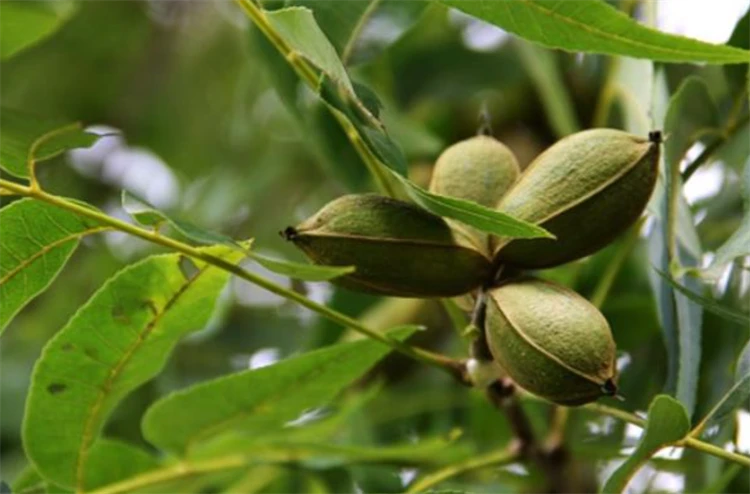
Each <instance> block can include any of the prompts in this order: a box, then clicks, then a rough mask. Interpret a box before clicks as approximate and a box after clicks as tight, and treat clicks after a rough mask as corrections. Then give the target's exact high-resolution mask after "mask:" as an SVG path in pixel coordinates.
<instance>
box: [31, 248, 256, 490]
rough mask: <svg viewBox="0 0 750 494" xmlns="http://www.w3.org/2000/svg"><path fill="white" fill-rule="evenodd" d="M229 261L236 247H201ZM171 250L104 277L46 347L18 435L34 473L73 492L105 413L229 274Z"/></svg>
mask: <svg viewBox="0 0 750 494" xmlns="http://www.w3.org/2000/svg"><path fill="white" fill-rule="evenodd" d="M207 251H209V252H211V253H212V254H214V255H217V256H221V257H223V258H225V259H226V260H227V261H229V262H237V261H238V260H239V259H240V258H241V257H242V254H241V253H239V252H236V251H234V250H231V249H229V248H228V247H224V246H221V247H212V248H209V249H207ZM185 262H191V261H188V260H186V259H185V258H184V257H183V256H180V255H177V254H169V255H161V256H152V257H149V258H147V259H144V260H143V261H140V262H138V263H136V264H134V265H132V266H129V267H127V268H125V269H123V270H122V271H120V272H119V273H117V274H116V275H115V276H114V277H113V278H111V279H110V280H109V281H107V282H106V283H105V284H104V285H103V286H102V287H101V288H100V289H99V290H98V291H97V292H96V293H95V294H94V295H93V296H92V298H91V299H90V300H89V301H88V302H87V303H86V304H85V305H84V306H83V307H81V308H80V309H79V310H78V312H77V313H76V314H75V315H74V316H73V317H72V318H71V320H70V321H69V322H68V324H67V325H66V326H65V327H64V328H63V329H62V330H61V331H60V332H59V333H58V334H57V335H56V336H55V337H54V338H53V339H52V340H50V342H49V343H48V344H47V345H46V346H45V348H44V351H43V352H42V356H41V358H40V359H39V360H38V361H37V364H36V366H35V368H34V372H33V375H32V384H31V388H30V393H29V396H28V398H27V402H26V415H25V417H24V424H23V441H24V446H25V450H26V453H27V454H28V456H29V458H30V459H31V461H33V462H34V464H35V465H36V467H37V468H38V469H39V471H40V473H41V474H42V475H43V476H44V477H45V478H46V479H48V480H50V481H53V482H55V483H58V484H60V485H62V486H64V487H75V488H76V489H78V490H81V489H82V488H83V486H84V484H85V482H86V471H87V470H86V467H87V463H88V460H89V458H90V455H91V448H92V446H93V445H94V444H95V443H96V440H97V438H98V436H99V434H100V432H101V430H102V427H103V426H104V424H105V422H106V420H107V417H108V416H109V414H110V413H111V412H112V410H113V409H114V408H115V407H116V406H117V404H118V403H119V402H120V401H121V400H122V399H123V398H124V397H125V396H126V395H127V394H129V393H130V392H131V391H132V390H133V389H135V388H137V387H138V386H140V385H141V384H143V383H144V382H146V381H148V380H149V379H151V378H152V377H154V376H155V375H156V374H158V373H159V371H160V370H161V368H162V367H163V366H164V364H165V362H166V360H167V358H168V356H169V354H170V352H171V350H172V348H173V347H174V346H175V344H176V343H177V342H178V340H179V339H180V338H181V337H183V336H184V335H186V334H188V333H190V332H193V331H196V330H199V329H202V328H203V326H204V325H205V324H206V322H207V321H208V319H209V317H210V316H211V313H212V310H213V306H214V302H215V300H216V298H217V297H218V295H219V293H220V291H221V290H222V288H223V287H224V285H225V284H226V281H227V279H228V277H229V274H228V273H227V272H225V271H222V270H220V269H218V268H214V267H212V266H210V265H207V264H204V263H201V262H197V261H196V262H195V265H194V269H186V266H185V265H184V263H185Z"/></svg>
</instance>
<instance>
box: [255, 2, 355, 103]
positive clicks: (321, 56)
mask: <svg viewBox="0 0 750 494" xmlns="http://www.w3.org/2000/svg"><path fill="white" fill-rule="evenodd" d="M266 17H267V18H268V21H269V22H270V23H271V24H272V25H273V27H274V28H275V29H276V30H277V31H278V32H279V34H281V36H282V37H283V38H284V40H285V41H286V42H287V43H288V44H289V45H290V46H291V47H292V48H293V49H294V50H295V51H297V53H299V54H301V55H304V56H305V58H307V59H309V60H310V61H311V62H313V63H314V64H315V65H316V66H317V67H319V68H320V69H321V70H322V71H323V72H325V73H326V74H328V76H329V77H332V78H333V79H335V80H336V81H338V82H340V83H341V84H343V85H344V86H345V87H346V88H347V89H348V90H349V91H351V92H352V93H354V89H353V88H352V83H351V81H350V80H349V75H348V74H347V73H346V69H345V68H344V64H343V63H341V59H340V58H339V56H338V54H337V53H336V49H335V48H334V47H333V45H331V42H330V41H328V38H326V35H325V34H323V31H321V29H320V27H319V26H318V24H317V22H315V17H314V16H313V13H312V11H311V10H310V9H308V8H305V7H288V8H285V9H280V10H274V11H273V12H266Z"/></svg>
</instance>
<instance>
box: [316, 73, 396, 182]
mask: <svg viewBox="0 0 750 494" xmlns="http://www.w3.org/2000/svg"><path fill="white" fill-rule="evenodd" d="M320 97H321V98H322V99H323V100H324V101H325V102H326V103H327V104H328V105H329V106H330V108H331V110H332V111H334V112H335V111H338V112H340V113H341V114H342V115H343V116H344V117H346V118H347V119H348V120H349V121H350V122H351V123H352V124H353V125H354V127H355V128H356V129H357V133H358V134H359V136H360V137H361V138H362V140H363V141H364V143H365V144H366V145H367V147H368V148H369V149H370V150H371V151H372V152H373V153H374V154H375V156H377V158H378V159H379V160H380V161H381V162H383V163H384V164H385V165H386V166H387V167H388V168H390V169H391V170H393V171H395V172H396V173H398V174H399V175H402V176H406V173H407V164H406V158H405V157H404V153H403V151H401V148H400V147H399V146H398V144H396V143H395V142H394V141H393V140H392V139H391V138H390V137H389V136H388V134H387V133H386V131H385V127H384V126H383V124H382V123H381V122H380V121H379V120H378V119H377V118H375V116H374V115H373V114H372V113H371V112H370V110H369V109H368V108H367V106H365V104H364V103H362V101H360V99H359V98H358V97H357V96H356V95H355V94H354V93H352V92H351V91H349V90H348V89H347V88H346V87H345V86H343V85H342V84H340V83H338V82H337V81H336V80H334V79H331V78H330V77H325V76H324V77H323V78H322V79H321V81H320Z"/></svg>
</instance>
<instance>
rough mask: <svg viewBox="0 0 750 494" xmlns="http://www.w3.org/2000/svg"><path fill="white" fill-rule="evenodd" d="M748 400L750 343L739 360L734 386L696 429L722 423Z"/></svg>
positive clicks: (749, 387)
mask: <svg viewBox="0 0 750 494" xmlns="http://www.w3.org/2000/svg"><path fill="white" fill-rule="evenodd" d="M748 398H750V342H748V343H747V344H746V345H745V348H743V349H742V352H741V353H740V356H739V358H738V359H737V371H736V377H735V380H734V385H733V386H732V387H731V388H730V389H729V391H727V393H726V394H725V395H724V396H723V397H722V398H721V400H719V402H718V403H717V404H716V406H714V408H713V409H712V410H711V411H710V412H709V413H708V414H707V415H706V417H705V418H704V419H703V420H702V421H701V424H700V425H699V426H698V427H696V429H697V430H698V431H702V430H705V429H706V428H708V427H710V426H711V425H712V424H718V423H720V422H721V421H723V420H725V419H726V418H727V417H728V416H729V415H731V414H732V413H733V412H734V411H735V410H737V409H738V408H739V407H741V406H742V404H743V403H745V401H746V400H747V399H748Z"/></svg>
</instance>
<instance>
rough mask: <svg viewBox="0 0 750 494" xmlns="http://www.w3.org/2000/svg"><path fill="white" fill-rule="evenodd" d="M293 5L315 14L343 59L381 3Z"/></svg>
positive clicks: (300, 1) (328, 0) (301, 0)
mask: <svg viewBox="0 0 750 494" xmlns="http://www.w3.org/2000/svg"><path fill="white" fill-rule="evenodd" d="M292 3H293V4H294V5H296V6H299V7H305V8H308V9H309V10H311V11H312V12H313V14H314V16H315V20H316V21H317V22H316V24H318V26H320V29H321V30H322V31H323V32H324V33H325V35H326V36H327V38H328V39H329V40H330V42H331V45H333V47H334V48H335V49H336V51H337V52H338V53H339V54H340V55H341V56H342V58H343V55H344V53H346V52H348V51H350V50H351V49H350V48H347V46H348V45H349V44H350V43H353V42H356V39H354V38H356V36H357V31H358V30H359V29H361V27H362V26H363V25H364V24H365V23H366V22H367V20H368V19H369V18H370V17H371V16H372V14H374V13H375V10H376V9H377V7H378V5H377V4H378V3H379V1H378V0H361V1H358V2H340V1H338V0H294V1H293V2H292Z"/></svg>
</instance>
